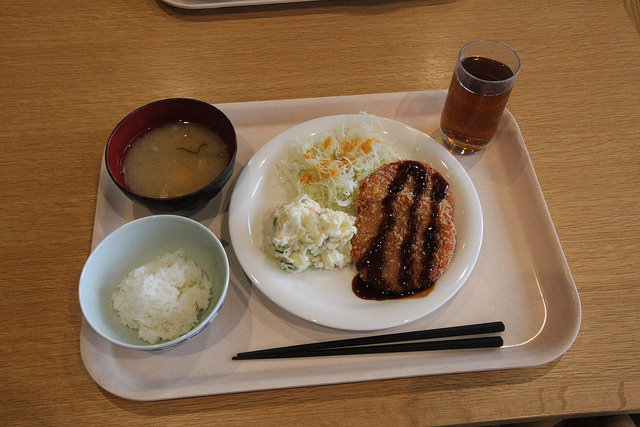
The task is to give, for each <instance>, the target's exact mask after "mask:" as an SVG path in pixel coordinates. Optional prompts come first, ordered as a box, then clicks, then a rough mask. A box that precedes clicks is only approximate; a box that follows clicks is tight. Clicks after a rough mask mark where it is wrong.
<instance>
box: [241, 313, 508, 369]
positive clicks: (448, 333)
mask: <svg viewBox="0 0 640 427" xmlns="http://www.w3.org/2000/svg"><path fill="white" fill-rule="evenodd" d="M504 329H505V327H504V323H502V322H488V323H477V324H473V325H464V326H452V327H448V328H438V329H428V330H423V331H414V332H400V333H395V334H386V335H375V336H369V337H361V338H347V339H342V340H334V341H324V342H317V343H311V344H300V345H292V346H287V347H278V348H270V349H265V350H255V351H247V352H243V353H238V354H236V355H235V356H233V357H232V359H233V360H249V359H282V358H289V357H317V356H343V355H351V354H376V353H401V352H408V351H432V350H458V349H471V348H495V347H501V346H502V344H503V341H502V337H500V336H490V337H476V338H460V339H445V340H437V341H422V342H405V341H418V340H433V339H434V338H451V337H461V336H467V335H479V334H491V333H497V332H503V331H504Z"/></svg>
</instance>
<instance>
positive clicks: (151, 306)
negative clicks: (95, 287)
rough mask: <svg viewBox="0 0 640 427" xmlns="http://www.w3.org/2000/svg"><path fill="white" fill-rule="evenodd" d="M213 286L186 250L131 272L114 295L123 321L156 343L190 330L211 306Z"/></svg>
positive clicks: (164, 256) (167, 255) (114, 305)
mask: <svg viewBox="0 0 640 427" xmlns="http://www.w3.org/2000/svg"><path fill="white" fill-rule="evenodd" d="M210 292H211V283H210V282H209V280H207V277H206V275H205V274H204V273H203V272H202V270H201V269H200V268H199V267H198V266H197V265H195V264H194V263H193V261H190V260H188V259H186V258H185V255H184V252H183V250H182V249H179V250H177V251H176V252H173V253H167V254H165V255H163V256H161V257H160V258H159V259H158V260H156V261H153V262H150V263H148V264H145V265H143V266H142V267H138V268H136V269H135V270H133V271H131V272H130V273H129V274H128V275H127V276H126V277H125V278H124V279H123V280H122V281H121V282H120V283H119V284H118V286H117V287H116V289H115V291H114V293H113V294H112V300H113V307H114V308H115V310H116V311H117V313H118V316H119V318H120V321H121V322H122V323H123V324H124V325H125V326H128V327H130V328H132V329H136V330H137V332H138V335H139V336H140V338H142V339H143V340H145V341H147V342H149V343H151V344H156V343H158V342H161V341H170V340H172V339H175V338H178V337H179V336H181V335H183V334H185V333H186V332H188V331H190V330H191V329H192V328H193V327H194V326H195V325H196V324H197V323H198V315H199V313H200V311H201V310H203V309H205V308H207V306H208V305H209V296H210Z"/></svg>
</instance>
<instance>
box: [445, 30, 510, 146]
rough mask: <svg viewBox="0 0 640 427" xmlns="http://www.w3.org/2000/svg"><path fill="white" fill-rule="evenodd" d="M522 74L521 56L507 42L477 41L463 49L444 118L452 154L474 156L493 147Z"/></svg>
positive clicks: (456, 67) (450, 89)
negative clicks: (519, 73) (502, 119)
mask: <svg viewBox="0 0 640 427" xmlns="http://www.w3.org/2000/svg"><path fill="white" fill-rule="evenodd" d="M519 71H520V58H519V57H518V54H517V53H516V52H515V51H514V50H513V49H511V48H510V47H509V46H507V45H506V44H504V43H501V42H498V41H494V40H475V41H472V42H470V43H468V44H466V45H465V46H464V47H463V48H462V49H461V50H460V53H459V54H458V60H457V62H456V66H455V69H454V72H453V77H452V78H451V85H450V86H449V92H448V93H447V100H446V102H445V104H444V109H443V110H442V116H441V118H440V133H441V136H442V142H443V144H444V145H445V146H446V147H447V148H448V149H449V150H450V151H452V152H454V153H458V154H468V153H474V152H477V151H480V150H482V149H484V148H485V147H486V146H487V144H489V141H491V139H492V138H493V136H494V135H495V132H496V129H497V128H498V123H499V122H500V117H501V116H502V112H503V111H504V107H505V105H507V100H508V99H509V94H510V93H511V89H512V88H513V84H514V82H515V80H516V76H517V75H518V72H519Z"/></svg>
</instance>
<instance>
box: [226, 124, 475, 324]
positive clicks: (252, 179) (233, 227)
mask: <svg viewBox="0 0 640 427" xmlns="http://www.w3.org/2000/svg"><path fill="white" fill-rule="evenodd" d="M354 118H357V115H336V116H327V117H321V118H318V119H314V120H310V121H307V122H304V123H301V124H299V125H296V126H294V127H292V128H290V129H288V130H286V131H284V132H282V133H280V134H279V135H277V136H275V137H274V138H272V139H271V140H270V141H269V142H267V143H266V144H265V145H264V146H263V147H262V148H261V149H260V150H259V151H258V152H256V153H255V154H254V155H253V157H252V158H251V160H250V161H249V162H248V163H247V165H246V167H245V168H244V170H243V171H242V173H241V175H240V177H239V178H238V181H237V183H236V186H235V188H234V190H233V194H232V196H231V204H230V207H229V230H230V236H231V241H232V244H233V249H234V251H235V253H236V256H237V257H238V260H239V262H240V264H241V265H242V268H243V269H244V271H245V272H246V274H247V275H248V276H249V278H250V279H251V281H252V282H253V283H254V284H255V285H256V286H257V287H258V288H259V289H260V291H262V293H264V294H265V295H266V296H267V297H268V298H269V299H271V300H272V301H273V302H274V303H276V304H277V305H279V306H280V307H282V308H283V309H285V310H287V311H289V312H291V313H293V314H295V315H297V316H299V317H301V318H303V319H306V320H308V321H310V322H314V323H317V324H320V325H324V326H328V327H332V328H337V329H345V330H354V331H355V330H358V331H371V330H377V329H384V328H390V327H394V326H399V325H402V324H405V323H408V322H411V321H413V320H416V319H419V318H421V317H423V316H425V315H427V314H429V313H431V312H433V311H434V310H436V309H437V308H438V307H440V306H442V305H443V304H444V303H446V302H447V301H448V300H449V299H450V298H452V297H453V296H454V295H455V294H456V292H457V291H458V290H459V289H460V287H461V286H462V285H463V283H464V282H465V280H466V279H467V277H468V276H469V274H470V273H471V270H472V269H473V267H474V265H475V263H476V260H477V259H478V255H479V253H480V246H481V243H482V224H483V223H482V210H481V207H480V200H479V198H478V194H477V193H476V190H475V188H474V186H473V183H472V182H471V179H470V178H469V176H468V175H467V173H466V171H465V170H464V168H463V167H462V166H461V165H460V163H458V161H457V160H456V159H455V158H454V157H453V156H452V155H451V154H450V153H449V152H448V151H447V150H446V149H445V148H443V147H442V146H441V145H440V144H438V143H437V142H436V141H434V140H433V139H432V138H430V137H429V136H428V135H426V134H424V133H422V132H420V131H418V130H416V129H414V128H412V127H410V126H407V125H405V124H403V123H400V122H397V121H394V120H391V119H385V118H378V120H379V121H380V124H381V125H382V128H383V131H384V136H383V138H384V142H385V143H389V144H391V145H392V146H393V147H394V150H395V151H396V153H398V154H399V155H401V156H402V157H403V158H407V159H413V160H421V161H425V162H428V163H430V164H431V165H432V166H433V167H434V168H435V169H437V170H438V171H439V172H440V173H441V174H442V176H443V177H444V178H445V179H446V180H447V181H448V182H449V185H450V188H451V189H452V190H453V191H454V194H455V205H454V223H455V225H456V228H457V244H456V249H455V253H454V256H453V259H452V260H451V264H450V265H449V268H448V269H447V271H446V272H445V273H444V274H443V275H442V276H441V277H440V278H439V279H438V281H437V282H436V285H435V288H434V290H433V291H432V292H431V293H430V294H429V295H427V296H426V297H422V298H406V299H398V300H387V301H370V300H362V299H360V298H358V297H357V296H355V294H354V293H353V291H352V289H351V281H352V279H353V277H354V276H355V275H356V270H355V268H354V267H353V265H351V266H349V267H345V268H343V269H341V270H334V271H328V272H327V271H320V270H312V269H307V270H305V271H303V272H301V273H298V274H292V273H287V272H284V271H282V270H280V268H279V267H278V266H277V265H276V263H275V262H274V261H273V260H272V259H271V257H270V256H269V254H268V251H267V247H268V244H267V239H266V237H267V233H268V232H269V231H270V230H268V228H267V227H269V226H270V224H271V213H272V212H273V209H274V208H275V206H276V205H277V204H278V203H281V202H283V201H289V200H290V197H289V196H290V195H289V194H287V190H286V188H285V187H284V186H283V184H281V183H280V179H279V177H278V172H277V163H278V162H279V161H280V160H281V159H283V158H284V156H285V155H286V153H287V150H288V147H289V144H290V142H291V141H292V140H297V139H304V138H307V137H310V136H311V135H313V134H314V133H317V132H328V133H331V132H332V131H333V130H334V129H339V128H340V127H341V126H342V125H343V124H344V123H345V121H346V120H349V119H354Z"/></svg>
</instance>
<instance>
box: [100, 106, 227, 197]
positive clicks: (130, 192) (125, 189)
mask: <svg viewBox="0 0 640 427" xmlns="http://www.w3.org/2000/svg"><path fill="white" fill-rule="evenodd" d="M170 102H180V103H181V102H186V103H193V104H200V105H202V106H204V107H207V108H212V109H213V110H215V111H217V112H218V113H220V115H221V117H222V118H223V120H224V122H225V125H227V126H228V127H229V129H230V130H231V133H232V134H233V139H232V141H225V143H229V142H231V148H232V150H231V156H230V158H229V163H227V166H226V167H225V169H224V170H223V171H222V172H221V173H220V174H219V175H218V176H216V177H215V178H214V179H213V180H212V181H210V182H209V183H207V184H206V185H204V186H202V187H200V188H198V189H197V190H194V191H192V192H191V193H187V194H182V195H180V196H175V197H151V196H144V195H141V194H138V193H136V192H135V191H133V190H131V189H130V188H128V187H127V186H125V185H123V184H121V183H120V182H119V181H118V180H117V179H116V178H115V177H114V175H113V172H112V171H111V167H110V166H109V147H110V146H111V140H112V139H113V136H114V135H115V133H116V132H117V131H118V129H120V127H122V125H124V123H125V122H126V121H127V120H129V119H130V118H131V117H132V116H134V115H135V114H137V113H138V112H140V111H142V110H144V109H146V108H150V107H152V106H153V105H156V104H162V103H170ZM135 138H136V137H134V139H135ZM237 153H238V134H237V133H236V129H235V127H234V126H233V122H232V121H231V119H229V117H228V116H227V115H226V114H225V113H224V111H222V110H221V109H219V108H218V107H216V106H215V105H213V104H210V103H208V102H205V101H201V100H199V99H193V98H182V97H175V98H165V99H159V100H156V101H152V102H149V103H147V104H145V105H142V106H140V107H137V108H136V109H135V110H133V111H131V112H130V113H129V114H127V115H126V116H125V117H124V118H123V119H122V120H120V121H119V122H118V124H117V125H116V126H115V127H114V128H113V130H112V131H111V133H110V134H109V138H107V143H106V144H105V148H104V163H105V168H106V169H107V173H108V174H109V177H110V178H111V181H112V182H113V183H115V184H116V186H117V187H118V188H119V189H120V190H121V191H122V192H124V193H125V194H127V195H132V197H135V198H136V199H138V200H145V201H149V202H150V203H156V204H157V203H166V204H172V203H180V202H182V201H186V200H188V199H190V198H192V197H194V196H196V195H198V194H200V193H202V192H206V190H207V189H208V188H209V187H213V186H215V185H217V184H218V183H219V182H221V181H224V180H225V179H228V178H229V177H230V173H229V171H230V170H232V169H233V166H234V164H235V159H236V154H237Z"/></svg>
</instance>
